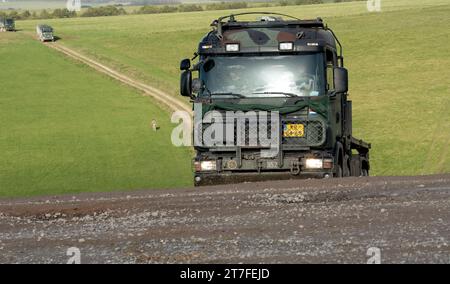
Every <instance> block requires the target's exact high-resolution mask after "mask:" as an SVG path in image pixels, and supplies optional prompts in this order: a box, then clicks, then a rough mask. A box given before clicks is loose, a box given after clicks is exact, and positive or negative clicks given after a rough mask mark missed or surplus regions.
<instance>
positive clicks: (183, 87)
mask: <svg viewBox="0 0 450 284" xmlns="http://www.w3.org/2000/svg"><path fill="white" fill-rule="evenodd" d="M180 94H181V95H182V96H183V97H191V96H192V72H191V71H190V70H184V71H183V73H181V79H180Z"/></svg>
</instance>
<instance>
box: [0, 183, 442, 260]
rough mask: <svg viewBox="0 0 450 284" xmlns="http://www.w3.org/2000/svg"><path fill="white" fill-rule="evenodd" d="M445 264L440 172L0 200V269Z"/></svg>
mask: <svg viewBox="0 0 450 284" xmlns="http://www.w3.org/2000/svg"><path fill="white" fill-rule="evenodd" d="M71 247H76V248H78V249H79V250H80V252H81V259H82V262H83V263H241V262H242V263H317V262H319V263H322V262H325V263H366V262H367V260H368V258H369V256H368V255H367V253H368V251H370V249H374V248H376V249H379V250H380V251H381V261H382V262H383V263H391V262H394V263H403V262H406V263H450V175H441V176H424V177H395V178H381V177H376V178H351V179H342V180H338V179H335V180H306V181H295V180H293V181H277V182H266V183H247V184H240V185H226V186H216V187H205V188H187V189H173V190H148V191H139V192H132V193H108V194H82V195H77V196H56V197H44V198H32V199H2V200H0V262H1V263H6V262H8V263H9V262H19V263H30V262H31V263H35V262H38V263H41V262H44V263H65V262H67V255H66V252H67V249H69V248H71Z"/></svg>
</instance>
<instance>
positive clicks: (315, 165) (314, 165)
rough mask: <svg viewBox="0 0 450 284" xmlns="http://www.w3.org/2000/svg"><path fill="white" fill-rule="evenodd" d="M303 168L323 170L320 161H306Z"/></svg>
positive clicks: (321, 161)
mask: <svg viewBox="0 0 450 284" xmlns="http://www.w3.org/2000/svg"><path fill="white" fill-rule="evenodd" d="M305 167H306V168H307V169H310V170H314V169H316V170H317V169H323V160H322V159H306V162H305Z"/></svg>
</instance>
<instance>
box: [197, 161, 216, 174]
mask: <svg viewBox="0 0 450 284" xmlns="http://www.w3.org/2000/svg"><path fill="white" fill-rule="evenodd" d="M194 166H195V171H196V172H212V171H216V170H217V162H216V161H201V162H195V163H194Z"/></svg>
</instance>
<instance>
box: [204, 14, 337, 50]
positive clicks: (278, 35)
mask: <svg viewBox="0 0 450 284" xmlns="http://www.w3.org/2000/svg"><path fill="white" fill-rule="evenodd" d="M248 14H263V15H266V14H270V15H282V14H276V13H275V14H274V13H243V14H237V15H230V16H226V17H221V18H219V19H218V20H215V21H214V22H213V24H212V26H213V27H214V29H213V31H211V32H210V33H208V34H207V35H206V36H205V38H204V39H203V40H202V42H201V43H200V46H199V54H207V53H221V52H223V51H224V47H225V45H227V44H230V43H235V44H236V43H237V44H239V45H240V51H241V52H246V51H247V52H264V51H267V52H270V51H278V50H279V49H278V48H279V44H280V43H282V42H293V43H294V45H295V46H296V50H295V51H301V50H304V51H307V50H308V46H309V47H310V49H312V48H313V47H315V48H316V49H317V46H329V47H331V48H336V42H337V39H336V38H335V36H334V33H333V32H332V31H331V30H330V29H328V28H327V27H326V26H325V25H324V23H323V21H322V19H320V18H318V19H314V20H300V19H297V18H294V19H293V20H291V19H290V20H284V19H282V18H280V17H267V16H265V17H262V18H261V19H260V20H258V21H237V20H236V16H240V15H248ZM282 16H285V17H291V18H293V17H292V16H288V15H282ZM226 18H228V19H229V20H228V21H225V22H224V21H223V20H224V19H226Z"/></svg>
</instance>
